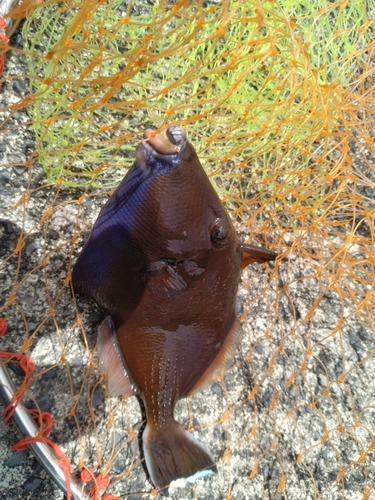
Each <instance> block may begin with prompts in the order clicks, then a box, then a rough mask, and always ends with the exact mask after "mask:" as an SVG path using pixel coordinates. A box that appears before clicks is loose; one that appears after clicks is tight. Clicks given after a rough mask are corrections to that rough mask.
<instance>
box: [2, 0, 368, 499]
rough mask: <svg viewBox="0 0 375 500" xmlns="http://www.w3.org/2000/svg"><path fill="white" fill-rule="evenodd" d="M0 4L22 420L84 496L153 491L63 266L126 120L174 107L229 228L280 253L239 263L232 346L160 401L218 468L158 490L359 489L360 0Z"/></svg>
mask: <svg viewBox="0 0 375 500" xmlns="http://www.w3.org/2000/svg"><path fill="white" fill-rule="evenodd" d="M9 17H11V18H13V20H14V21H15V24H14V26H13V28H12V30H11V31H10V32H9V33H7V37H8V38H10V41H9V42H8V41H7V40H6V39H5V38H3V39H0V50H1V51H2V53H4V54H5V67H4V74H3V76H2V80H1V82H2V86H3V93H2V94H1V95H0V100H1V109H0V123H1V135H0V140H1V141H2V142H1V144H2V147H1V148H0V183H1V184H0V203H1V212H0V241H1V243H0V252H1V258H2V264H1V268H0V272H1V273H2V274H1V280H2V281H1V282H2V286H1V302H0V315H1V316H2V317H3V318H5V319H6V321H7V323H8V331H7V333H6V335H4V336H3V337H2V338H1V340H0V346H1V347H0V348H1V351H2V352H3V353H7V354H3V355H2V358H1V362H2V363H5V364H7V365H9V366H11V367H12V369H13V372H15V373H14V374H13V378H14V381H15V382H16V384H17V387H18V395H19V396H20V397H23V399H22V401H23V402H26V403H27V404H28V406H29V407H30V408H36V409H40V411H46V410H47V411H48V412H50V413H52V416H53V421H52V423H50V422H49V421H46V420H43V418H41V416H40V415H39V417H40V418H39V419H38V422H39V425H40V426H41V432H42V431H45V430H46V427H48V430H50V431H51V432H50V435H49V439H51V440H52V441H53V442H55V443H57V444H58V446H59V447H60V448H61V449H62V450H63V452H64V454H65V455H66V456H67V457H68V458H69V460H70V462H71V464H72V471H73V472H79V471H82V470H83V471H84V472H85V471H86V475H85V474H84V473H83V475H81V477H82V479H84V480H86V481H87V482H88V485H89V491H90V494H91V495H92V497H93V498H95V495H96V497H98V496H99V492H101V493H103V492H104V489H105V488H106V494H107V495H109V494H112V495H116V496H118V497H121V496H126V497H130V498H131V497H134V498H139V495H140V494H145V495H146V497H147V494H148V495H149V496H150V497H152V496H153V495H155V493H156V492H155V491H154V490H153V486H152V484H151V483H150V481H149V479H148V476H147V474H146V472H145V469H144V464H143V462H144V460H143V454H142V450H141V447H140V445H139V435H140V433H141V431H142V429H143V428H144V424H145V420H144V414H143V413H142V408H141V407H140V405H139V402H138V401H137V399H136V398H128V399H126V398H125V399H124V398H108V397H106V394H105V391H106V389H105V383H104V381H103V380H102V379H101V377H100V375H99V373H98V369H97V362H96V354H95V349H94V345H95V335H96V330H97V327H98V324H99V323H100V321H101V319H102V318H103V317H104V316H103V313H102V311H99V310H98V309H97V308H96V306H95V305H94V304H93V303H92V302H90V301H88V300H85V299H82V298H81V297H75V296H74V294H73V293H72V290H71V285H70V277H71V269H72V266H73V264H74V262H75V260H76V258H77V255H78V253H79V251H80V249H81V248H82V245H83V242H84V240H85V239H86V238H87V235H88V231H89V230H90V227H91V226H92V224H93V222H94V221H95V219H96V217H97V215H98V212H99V210H100V208H101V207H102V206H103V204H104V203H105V201H106V200H107V198H108V193H110V192H112V190H113V188H114V187H115V186H116V185H117V184H118V182H119V180H120V179H121V178H122V177H123V176H124V174H125V171H126V168H128V167H129V166H130V165H131V164H132V162H133V160H134V151H135V148H136V145H137V143H138V142H139V141H140V139H141V137H142V132H143V130H144V129H145V128H148V127H151V128H154V129H155V128H157V127H160V128H162V127H166V126H170V125H173V124H176V125H182V126H183V127H185V128H186V129H187V131H188V136H189V140H190V142H191V143H192V144H193V145H194V147H195V149H196V150H197V153H198V156H199V158H200V159H201V162H202V164H203V166H204V167H205V169H206V170H207V172H208V173H209V174H210V178H211V180H212V182H213V184H214V186H215V188H216V189H217V190H218V192H219V193H220V195H221V197H222V199H223V200H224V201H225V202H226V204H227V206H228V209H229V210H230V212H231V214H232V215H233V218H234V219H235V221H236V224H237V226H236V227H237V230H238V232H239V234H240V236H241V238H242V239H243V240H246V241H250V242H254V241H258V242H259V243H261V244H262V245H263V246H267V247H268V248H270V249H272V250H275V251H277V252H279V254H280V255H281V258H280V259H279V260H277V262H276V263H275V264H272V263H271V264H269V265H264V266H258V265H253V266H251V267H250V268H248V269H247V270H245V271H244V273H243V277H242V283H241V286H240V290H239V295H238V302H237V313H238V316H239V317H240V319H241V322H242V325H243V329H244V338H243V342H242V344H241V346H240V348H239V350H238V352H237V354H236V359H235V364H234V366H233V367H232V368H231V369H230V370H229V371H228V372H227V373H226V374H225V375H224V376H223V377H222V379H221V380H218V381H217V382H216V383H215V384H213V385H212V386H211V387H210V388H209V389H207V390H205V391H204V392H203V393H201V394H197V395H194V396H193V397H191V398H189V399H187V400H182V401H180V402H179V403H178V405H177V411H176V417H177V419H178V420H179V421H180V422H181V423H182V424H183V425H184V426H185V428H187V429H189V430H190V431H192V432H193V433H194V435H196V436H197V438H198V439H199V440H200V441H201V442H203V443H204V444H205V445H206V446H207V447H208V448H209V449H210V450H211V451H212V453H213V455H214V457H215V460H216V462H217V464H218V469H219V472H218V475H215V476H211V477H209V478H205V479H204V480H203V479H202V480H199V481H198V482H197V483H196V484H194V485H191V486H189V487H188V488H187V489H186V490H180V491H179V490H177V491H176V492H174V494H173V495H174V497H175V498H200V499H204V498H207V499H208V498H226V499H242V498H243V499H245V498H254V499H258V498H272V499H275V500H282V499H284V498H285V499H297V498H306V499H310V498H311V499H322V500H323V499H324V500H328V499H333V498H335V499H337V498H342V499H353V500H354V499H358V498H364V499H371V498H375V496H374V488H375V477H374V466H375V458H374V450H375V419H374V417H375V388H374V384H373V380H374V376H375V357H374V356H375V336H374V320H375V319H374V312H373V311H374V290H375V283H374V281H375V279H374V278H375V274H374V264H375V248H374V242H375V234H374V217H375V201H374V199H375V167H374V156H375V150H374V137H375V126H374V124H375V122H374V116H375V115H374V113H375V90H374V89H375V86H374V85H375V70H374V64H375V57H374V50H375V36H374V28H375V23H374V21H373V19H374V17H375V2H374V1H373V0H368V1H365V0H351V1H347V0H338V1H337V2H334V3H332V2H329V1H326V0H319V1H316V2H309V1H307V0H305V1H303V0H301V1H298V2H293V1H292V0H274V1H265V2H260V1H256V0H249V1H246V2H245V1H244V2H239V1H225V0H223V1H222V2H202V1H198V2H188V1H185V0H181V1H176V2H167V1H160V2H156V3H152V2H150V3H148V2H144V3H143V2H139V1H136V2H132V1H131V0H130V1H128V2H122V1H120V0H109V1H106V2H103V1H97V0H96V1H92V0H85V1H79V2H74V1H66V2H56V1H55V0H49V1H46V2H44V3H40V2H36V1H33V0H29V1H25V2H23V3H22V5H21V6H16V7H14V8H13V9H12V11H11V12H10V14H9ZM21 20H22V23H21V25H22V36H21V35H20V26H19V22H20V21H21ZM12 33H13V35H12ZM20 40H21V41H20ZM22 44H23V45H22ZM208 300H209V298H208ZM11 353H14V354H13V355H12V354H11ZM20 354H23V355H26V356H28V357H29V358H25V359H26V360H28V359H32V361H33V363H34V365H35V371H32V370H31V368H30V367H31V362H28V361H24V366H23V368H24V370H21V371H19V370H17V366H18V363H19V361H20V359H21V358H20V356H19V355H20ZM17 355H18V357H17ZM22 359H24V358H22ZM24 371H26V375H24V374H23V373H24ZM88 470H90V471H91V472H89V473H88V475H87V471H88ZM107 476H108V477H107ZM93 478H96V483H95V482H94V480H93ZM103 478H104V482H103ZM108 478H109V479H108ZM108 480H110V482H109V484H107V483H108ZM100 481H102V482H100ZM90 488H91V489H90ZM108 498H110V497H108ZM113 498H114V497H113Z"/></svg>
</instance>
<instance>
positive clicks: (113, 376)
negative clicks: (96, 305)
mask: <svg viewBox="0 0 375 500" xmlns="http://www.w3.org/2000/svg"><path fill="white" fill-rule="evenodd" d="M96 349H97V353H98V360H99V370H100V372H101V374H102V375H104V376H105V378H106V380H107V386H108V392H109V395H110V396H125V397H129V396H134V395H135V394H137V388H136V386H135V385H134V384H133V382H132V381H131V378H130V376H129V375H128V372H127V370H126V367H125V362H124V358H123V356H122V354H121V350H120V346H119V343H118V341H117V338H116V331H115V326H114V324H113V321H112V319H111V317H110V316H108V317H107V318H106V319H105V320H104V321H103V323H102V324H101V325H100V327H99V333H98V340H97V344H96Z"/></svg>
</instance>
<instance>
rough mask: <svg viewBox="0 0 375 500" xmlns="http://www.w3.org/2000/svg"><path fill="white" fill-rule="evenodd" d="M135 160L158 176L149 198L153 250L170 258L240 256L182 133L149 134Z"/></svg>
mask: <svg viewBox="0 0 375 500" xmlns="http://www.w3.org/2000/svg"><path fill="white" fill-rule="evenodd" d="M136 158H137V164H138V167H139V168H141V169H143V170H145V171H148V172H149V175H151V176H152V173H153V172H155V179H154V185H153V188H152V197H150V198H149V199H148V200H147V203H148V204H149V205H150V208H151V211H152V212H153V219H154V224H153V231H152V232H151V236H152V240H153V241H150V249H151V248H152V249H154V248H155V251H156V253H157V254H158V256H160V255H161V253H160V252H163V251H164V255H165V258H170V259H173V258H175V259H185V258H197V257H198V256H202V255H203V254H204V253H206V254H207V252H208V253H210V252H216V253H225V252H226V251H228V250H229V249H230V250H231V251H236V252H237V253H238V255H239V254H240V252H239V243H238V239H237V236H236V232H235V230H234V227H233V224H232V222H231V220H230V218H229V216H228V213H227V211H226V209H225V208H224V206H223V204H222V203H221V201H220V199H219V197H218V195H217V193H216V191H215V190H214V188H213V186H212V184H211V182H210V180H209V178H208V177H207V175H206V173H205V171H204V169H203V167H202V165H201V163H200V161H199V159H198V156H197V154H196V152H195V150H194V147H193V146H192V145H191V144H190V143H189V142H188V141H187V138H186V132H185V130H184V129H182V128H181V127H176V126H175V127H170V128H168V129H166V130H163V131H162V132H161V133H156V132H154V131H152V130H150V129H148V130H146V131H145V132H144V141H143V142H142V144H140V146H139V147H138V149H137V151H136ZM150 257H151V258H153V257H154V256H151V255H150ZM155 257H156V255H155Z"/></svg>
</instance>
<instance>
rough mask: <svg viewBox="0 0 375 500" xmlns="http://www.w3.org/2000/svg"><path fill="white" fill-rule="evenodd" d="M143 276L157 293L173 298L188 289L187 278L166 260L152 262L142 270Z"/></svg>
mask: <svg viewBox="0 0 375 500" xmlns="http://www.w3.org/2000/svg"><path fill="white" fill-rule="evenodd" d="M142 276H143V279H144V281H145V283H146V284H147V286H148V287H149V288H150V289H151V290H152V292H153V293H154V294H155V295H159V296H162V297H167V298H171V297H177V296H179V295H180V294H182V293H183V292H184V291H185V290H186V282H185V280H184V279H183V278H182V277H181V276H180V275H179V274H178V271H177V270H175V269H174V268H173V267H172V266H170V265H169V264H168V262H167V261H164V260H159V261H155V262H151V263H150V264H149V265H148V266H147V268H146V269H144V270H143V271H142Z"/></svg>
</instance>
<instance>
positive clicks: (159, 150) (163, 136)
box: [142, 126, 187, 157]
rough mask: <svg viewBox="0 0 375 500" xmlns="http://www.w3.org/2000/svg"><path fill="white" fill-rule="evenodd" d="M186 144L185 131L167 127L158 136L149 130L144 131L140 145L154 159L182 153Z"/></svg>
mask: <svg viewBox="0 0 375 500" xmlns="http://www.w3.org/2000/svg"><path fill="white" fill-rule="evenodd" d="M186 143H187V141H186V131H185V130H184V129H183V128H181V127H178V126H172V127H169V128H168V129H166V130H163V131H162V132H160V133H159V134H158V133H157V132H156V131H155V130H151V129H146V130H145V131H144V133H143V141H142V145H143V147H144V149H145V151H146V152H147V153H149V154H152V155H153V156H154V157H158V156H159V155H161V156H169V155H176V154H179V153H182V151H183V150H184V149H185V146H186Z"/></svg>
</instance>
